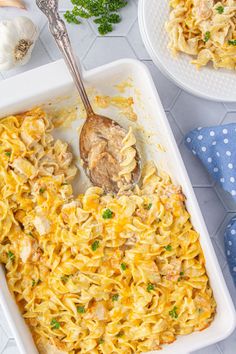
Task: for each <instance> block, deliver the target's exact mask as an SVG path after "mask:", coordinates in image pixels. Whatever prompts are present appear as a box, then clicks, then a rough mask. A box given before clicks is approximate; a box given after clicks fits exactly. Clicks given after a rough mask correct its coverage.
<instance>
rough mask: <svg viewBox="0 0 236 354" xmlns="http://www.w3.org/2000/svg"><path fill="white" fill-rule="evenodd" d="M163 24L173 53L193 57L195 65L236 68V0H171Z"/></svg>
mask: <svg viewBox="0 0 236 354" xmlns="http://www.w3.org/2000/svg"><path fill="white" fill-rule="evenodd" d="M169 3H170V7H171V11H170V16H169V20H168V22H167V24H166V30H167V32H168V35H169V47H170V49H171V51H172V53H173V54H174V55H176V54H177V53H178V52H183V53H186V54H189V55H191V56H193V57H194V60H193V61H192V63H193V64H195V65H196V66H197V67H198V68H200V67H202V66H205V65H207V64H208V63H209V62H212V64H213V66H214V68H215V69H217V68H226V69H231V70H235V69H236V0H222V1H217V0H170V2H169Z"/></svg>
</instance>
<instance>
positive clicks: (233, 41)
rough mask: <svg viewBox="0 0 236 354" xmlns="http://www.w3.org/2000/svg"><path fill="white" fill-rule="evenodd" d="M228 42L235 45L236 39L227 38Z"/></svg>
mask: <svg viewBox="0 0 236 354" xmlns="http://www.w3.org/2000/svg"><path fill="white" fill-rule="evenodd" d="M228 44H229V45H233V46H236V39H232V40H229V41H228Z"/></svg>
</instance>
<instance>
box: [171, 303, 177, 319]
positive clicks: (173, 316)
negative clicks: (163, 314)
mask: <svg viewBox="0 0 236 354" xmlns="http://www.w3.org/2000/svg"><path fill="white" fill-rule="evenodd" d="M176 311H177V306H174V307H173V309H172V310H171V311H169V315H170V316H171V317H172V318H178V314H177V312H176Z"/></svg>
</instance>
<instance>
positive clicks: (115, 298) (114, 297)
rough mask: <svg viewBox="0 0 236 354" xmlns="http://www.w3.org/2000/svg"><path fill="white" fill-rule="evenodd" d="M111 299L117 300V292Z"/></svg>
mask: <svg viewBox="0 0 236 354" xmlns="http://www.w3.org/2000/svg"><path fill="white" fill-rule="evenodd" d="M111 299H112V301H118V299H119V294H115V295H112V298H111Z"/></svg>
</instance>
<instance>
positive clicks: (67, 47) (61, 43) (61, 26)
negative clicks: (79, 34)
mask: <svg viewBox="0 0 236 354" xmlns="http://www.w3.org/2000/svg"><path fill="white" fill-rule="evenodd" d="M36 4H37V6H38V8H39V9H40V10H41V11H42V12H43V13H44V14H45V15H46V16H47V18H48V21H49V29H50V31H51V34H52V35H53V37H54V39H55V41H56V43H57V46H58V48H59V49H60V51H61V53H62V55H63V57H64V59H65V62H66V64H67V66H68V68H69V70H70V72H71V75H72V77H73V80H74V83H75V85H76V87H77V89H78V91H79V94H80V97H81V99H82V101H83V104H84V106H85V109H86V111H87V117H89V116H92V115H94V112H93V109H92V107H91V104H90V102H89V98H88V95H87V93H86V90H85V87H84V84H83V81H82V77H81V74H80V71H79V68H78V65H77V63H76V60H75V56H74V54H73V50H72V46H71V42H70V39H69V36H68V32H67V29H66V26H65V22H64V21H63V20H62V19H61V18H60V16H59V13H58V0H36Z"/></svg>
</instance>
